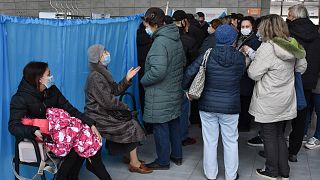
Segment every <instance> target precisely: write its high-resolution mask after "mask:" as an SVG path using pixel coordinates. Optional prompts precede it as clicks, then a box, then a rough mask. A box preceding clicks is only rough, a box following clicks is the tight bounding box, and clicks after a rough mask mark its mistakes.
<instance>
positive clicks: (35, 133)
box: [33, 130, 43, 141]
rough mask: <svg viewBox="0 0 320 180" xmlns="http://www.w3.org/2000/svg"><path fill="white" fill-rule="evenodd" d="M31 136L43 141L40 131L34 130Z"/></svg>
mask: <svg viewBox="0 0 320 180" xmlns="http://www.w3.org/2000/svg"><path fill="white" fill-rule="evenodd" d="M33 134H34V135H36V136H37V138H38V139H39V140H41V141H43V139H42V135H41V131H40V130H36V131H35V132H34V133H33Z"/></svg>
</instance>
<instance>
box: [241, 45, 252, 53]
mask: <svg viewBox="0 0 320 180" xmlns="http://www.w3.org/2000/svg"><path fill="white" fill-rule="evenodd" d="M250 48H251V47H249V46H247V45H244V46H242V50H243V51H244V52H245V53H247V52H248V50H249V49H250Z"/></svg>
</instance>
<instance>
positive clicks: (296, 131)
mask: <svg viewBox="0 0 320 180" xmlns="http://www.w3.org/2000/svg"><path fill="white" fill-rule="evenodd" d="M287 23H288V27H289V31H290V36H291V37H293V38H295V39H296V40H297V41H298V42H299V43H300V44H301V45H302V46H303V48H304V49H305V50H306V60H307V62H308V67H307V70H306V72H305V73H304V74H303V75H302V82H303V89H304V93H305V98H306V101H307V104H309V103H310V100H311V93H312V89H314V88H315V87H316V85H317V81H318V74H319V71H320V52H319V47H320V36H319V32H318V28H317V27H316V26H315V25H314V24H313V23H312V21H311V20H310V19H309V15H308V11H307V9H306V8H305V7H304V6H303V5H302V4H298V5H294V6H292V7H290V8H289V12H288V18H287ZM306 115H307V108H305V109H303V110H298V114H297V117H296V118H295V119H293V120H292V132H291V133H290V137H289V161H291V162H297V154H298V152H299V150H300V148H301V144H302V141H303V136H304V127H305V121H306Z"/></svg>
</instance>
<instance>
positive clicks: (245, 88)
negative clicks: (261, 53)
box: [237, 32, 261, 96]
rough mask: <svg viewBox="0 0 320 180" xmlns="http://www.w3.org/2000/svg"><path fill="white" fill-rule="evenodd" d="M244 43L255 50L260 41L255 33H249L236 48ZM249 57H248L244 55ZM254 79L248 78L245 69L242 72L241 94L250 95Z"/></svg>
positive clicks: (239, 47)
mask: <svg viewBox="0 0 320 180" xmlns="http://www.w3.org/2000/svg"><path fill="white" fill-rule="evenodd" d="M244 45H247V46H249V47H250V48H252V49H253V50H254V51H256V50H257V49H258V48H259V47H260V45H261V41H259V40H258V37H257V36H256V33H253V32H252V33H251V34H250V35H249V36H248V37H247V38H244V39H243V40H242V41H241V43H240V44H239V46H238V47H237V49H239V50H240V49H241V48H242V47H243V46H244ZM246 58H249V57H246ZM253 87H254V81H253V80H252V79H250V78H249V76H248V73H247V71H246V72H245V73H244V74H243V76H242V78H241V82H240V94H241V96H251V95H252V92H253Z"/></svg>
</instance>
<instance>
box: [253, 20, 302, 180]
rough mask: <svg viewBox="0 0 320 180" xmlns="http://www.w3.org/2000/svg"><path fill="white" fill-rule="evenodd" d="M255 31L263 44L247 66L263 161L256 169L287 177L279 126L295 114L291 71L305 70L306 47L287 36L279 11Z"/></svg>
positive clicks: (270, 176) (274, 176)
mask: <svg viewBox="0 0 320 180" xmlns="http://www.w3.org/2000/svg"><path fill="white" fill-rule="evenodd" d="M258 32H259V33H260V34H261V36H262V44H261V46H260V47H259V49H258V50H257V51H256V54H255V58H254V60H253V61H252V63H251V64H250V66H249V68H248V75H249V77H250V78H251V79H253V80H254V81H256V84H255V87H254V90H253V96H252V99H251V104H250V109H249V113H250V114H251V115H253V116H254V117H255V121H256V122H259V123H261V130H262V135H263V140H264V150H265V155H266V163H265V168H263V169H257V171H256V172H257V174H258V175H260V176H262V177H265V178H268V179H275V180H276V179H277V177H278V176H281V177H282V178H283V179H287V178H289V172H290V168H289V165H288V149H287V145H286V142H285V138H284V134H283V130H282V128H283V126H284V125H285V122H286V121H287V120H291V119H293V118H295V117H296V116H297V100H296V91H295V86H294V72H295V71H296V72H300V73H303V72H304V71H305V69H306V67H307V62H306V60H305V51H304V49H303V48H301V46H300V45H299V44H298V43H297V41H296V40H295V39H293V38H289V31H288V27H287V25H286V23H285V22H284V21H283V19H282V18H281V17H280V16H278V15H269V16H268V17H267V18H265V19H264V20H263V21H262V22H261V24H260V26H259V28H258Z"/></svg>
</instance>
